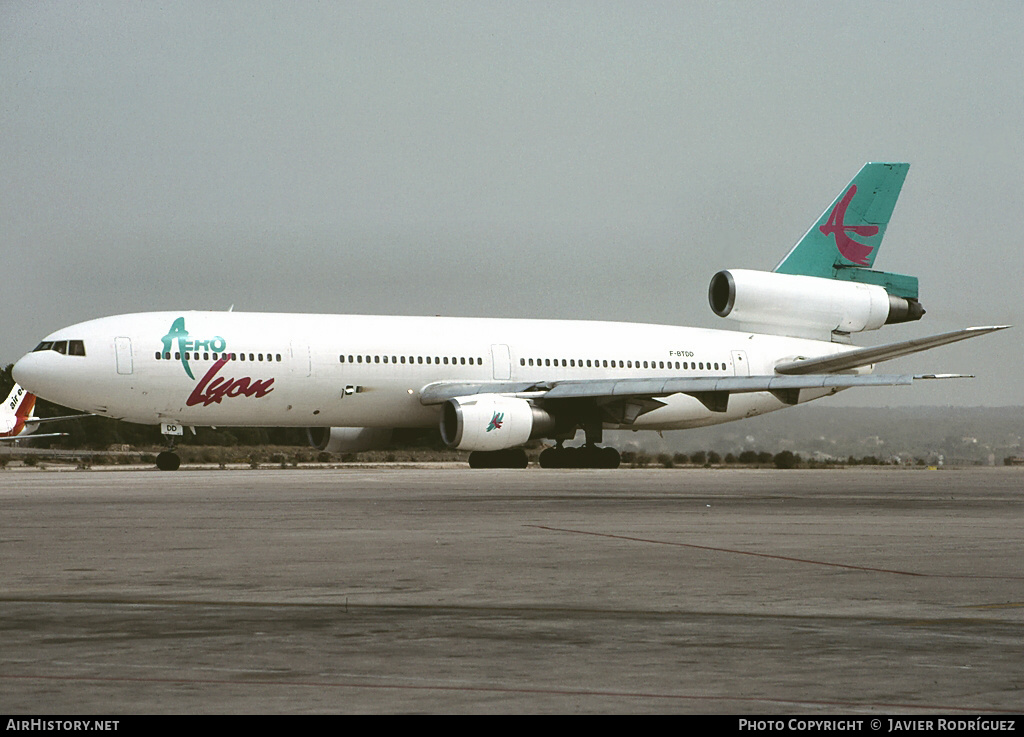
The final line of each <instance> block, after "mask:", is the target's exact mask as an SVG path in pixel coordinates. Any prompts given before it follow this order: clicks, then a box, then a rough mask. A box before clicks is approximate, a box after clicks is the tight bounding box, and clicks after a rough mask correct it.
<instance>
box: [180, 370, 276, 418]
mask: <svg viewBox="0 0 1024 737" xmlns="http://www.w3.org/2000/svg"><path fill="white" fill-rule="evenodd" d="M229 360H230V359H229V358H221V359H220V360H219V361H217V362H216V363H215V364H213V366H211V367H210V370H209V371H207V372H206V376H204V377H203V378H202V379H200V380H199V383H198V384H196V388H195V389H193V390H192V394H190V395H189V398H188V400H187V401H186V402H185V404H186V405H187V406H189V407H194V406H196V405H197V404H202V405H203V406H204V407H209V406H210V405H211V404H220V401H221V400H222V399H223V398H224V397H228V398H231V397H239V396H246V397H265V396H266V395H268V394H270V392H272V391H274V387H273V386H271V384H273V383H274V380H273V379H257V380H253V379H252V378H250V377H248V376H243V377H242V378H240V379H234V378H232V379H225V378H224V377H223V376H217V372H218V371H220V370H221V368H223V367H224V364H226V363H227V362H228V361H229Z"/></svg>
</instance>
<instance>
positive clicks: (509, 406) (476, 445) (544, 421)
mask: <svg viewBox="0 0 1024 737" xmlns="http://www.w3.org/2000/svg"><path fill="white" fill-rule="evenodd" d="M554 429H555V420H554V418H553V417H552V416H551V415H550V414H548V413H547V412H545V411H544V410H543V409H541V408H540V407H536V406H534V405H532V404H530V403H529V402H527V401H526V400H525V399H517V398H515V397H502V396H499V395H497V394H477V395H475V396H471V397H455V398H453V399H449V400H448V401H447V402H445V403H444V407H443V408H442V412H441V439H442V440H444V442H445V444H447V445H448V447H450V448H456V449H458V450H503V449H505V448H515V447H516V446H519V445H522V444H523V443H525V442H526V441H527V440H530V439H531V438H539V437H544V436H545V435H547V434H548V433H550V432H552V431H554Z"/></svg>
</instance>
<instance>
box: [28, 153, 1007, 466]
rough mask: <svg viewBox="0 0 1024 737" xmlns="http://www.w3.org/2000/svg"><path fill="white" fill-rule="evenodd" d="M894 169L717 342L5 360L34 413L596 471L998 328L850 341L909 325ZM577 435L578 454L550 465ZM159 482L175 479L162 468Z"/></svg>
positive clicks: (567, 335)
mask: <svg viewBox="0 0 1024 737" xmlns="http://www.w3.org/2000/svg"><path fill="white" fill-rule="evenodd" d="M907 169H908V165H907V164H898V163H869V164H866V165H865V166H864V167H863V168H862V169H861V171H860V172H859V173H858V174H857V176H856V177H854V179H853V181H851V182H850V184H849V185H847V187H846V188H844V189H843V191H842V192H841V193H840V194H839V196H838V197H837V198H836V200H835V201H834V202H833V203H832V205H831V206H830V207H829V208H828V209H826V210H825V212H824V213H823V214H822V216H821V217H820V218H819V219H818V221H817V222H816V223H815V224H814V225H812V226H811V228H810V230H808V232H807V234H806V235H805V236H804V237H803V238H802V239H801V240H800V241H799V242H798V243H797V244H796V245H795V246H794V247H793V248H792V250H791V251H790V252H789V254H788V255H787V256H786V257H785V258H784V259H783V260H782V261H781V262H780V263H779V265H778V266H776V267H775V269H774V270H773V271H771V272H760V271H749V270H737V269H734V270H730V271H721V272H719V273H717V274H715V275H714V277H713V278H712V280H711V285H710V289H709V298H710V302H711V307H712V309H713V310H714V312H715V313H716V314H718V315H720V316H722V317H724V318H727V319H731V320H735V321H737V329H735V330H707V329H697V328H688V327H673V326H665V325H646V324H632V323H615V322H588V321H569V320H517V319H484V318H457V317H395V316H369V315H298V314H294V315H293V314H259V313H250V314H246V313H238V312H230V311H229V312H194V311H180V312H150V313H141V314H133V315H119V316H116V317H105V318H100V319H97V320H90V321H88V322H83V323H79V324H77V325H73V326H71V327H68V328H63V329H61V330H58V331H56V332H54V333H51V334H50V335H48V336H47V337H46V338H45V339H44V340H43V341H42V342H41V343H40V344H39V345H38V346H37V347H36V349H35V350H34V351H32V352H31V353H29V354H27V355H26V356H24V357H23V358H21V360H19V361H18V362H17V364H16V365H15V367H14V376H15V379H16V380H17V381H18V382H19V383H20V384H21V385H23V386H25V387H27V388H28V389H29V390H31V391H32V392H34V393H36V394H38V395H39V396H40V397H43V398H45V399H47V400H49V401H51V402H55V403H57V404H61V405H64V406H67V407H73V408H75V409H78V410H82V411H84V412H91V413H95V414H98V415H104V416H107V417H115V418H121V419H124V420H127V421H130V422H139V423H149V424H160V425H161V430H162V432H163V433H164V434H165V435H166V436H168V438H169V440H170V442H171V444H172V447H173V439H174V437H175V436H176V435H181V434H182V427H183V426H193V427H194V426H216V427H226V426H292V427H305V428H308V430H307V432H308V435H309V439H310V442H311V443H312V444H313V445H315V446H316V447H318V448H322V449H326V450H329V451H334V452H337V451H341V450H365V449H369V448H372V447H382V446H384V445H385V444H386V443H388V442H389V439H390V435H391V431H392V429H394V428H429V427H439V428H440V431H441V436H442V438H443V440H444V441H445V443H447V444H448V445H449V446H451V447H452V448H458V449H462V450H469V451H473V452H472V453H471V455H470V465H472V466H475V467H524V466H525V465H526V463H527V460H526V454H525V452H524V451H523V450H522V449H521V446H523V445H524V444H525V443H527V442H528V441H529V440H531V439H537V438H548V439H551V440H553V441H555V446H554V447H552V448H549V449H547V450H546V451H544V453H542V454H541V458H540V463H541V465H542V466H546V467H610V468H614V467H616V466H618V464H619V454H618V452H617V451H615V450H614V449H613V448H599V447H598V444H599V443H601V442H602V431H603V430H604V429H630V430H658V431H661V430H677V429H683V428H690V427H699V426H703V425H712V424H717V423H722V422H729V421H732V420H739V419H742V418H745V417H753V416H755V415H760V414H764V413H765V412H772V411H774V410H778V409H783V408H786V407H790V406H793V405H796V404H800V403H803V402H807V401H810V400H812V399H817V398H819V397H824V396H828V395H830V394H835V393H836V392H838V391H840V390H842V389H846V388H849V387H857V386H893V385H901V384H910V383H912V382H913V381H914V380H915V379H925V378H947V377H948V376H949V375H911V374H900V375H874V374H872V373H871V372H872V370H873V368H874V364H876V363H878V362H881V361H885V360H888V359H892V358H896V357H899V356H904V355H907V354H910V353H916V352H918V351H923V350H926V349H928V348H933V347H936V346H940V345H945V344H947V343H952V342H955V341H958V340H963V339H966V338H971V337H975V336H978V335H982V334H984V333H989V332H992V331H995V330H1000V329H1002V328H1003V327H1006V326H990V327H977V328H967V329H964V330H958V331H955V332H951V333H945V334H942V335H936V336H932V337H929V338H920V339H915V340H909V341H903V342H899V343H891V344H887V345H882V346H879V347H872V348H857V347H854V346H853V345H851V344H850V335H851V333H855V332H861V331H865V330H875V329H878V328H880V327H882V326H883V325H885V324H890V323H895V322H906V321H910V320H917V319H920V318H921V316H922V315H923V314H924V310H923V309H922V308H921V305H920V302H919V301H918V290H917V279H916V278H914V277H910V276H904V275H900V274H892V273H887V272H880V271H872V270H871V268H870V267H871V266H872V264H873V262H874V257H875V255H876V254H877V252H878V247H879V245H880V243H881V239H882V237H883V235H884V233H885V228H886V225H887V223H888V221H889V217H890V215H891V214H892V211H893V208H894V206H895V203H896V198H897V197H898V195H899V192H900V189H901V187H902V184H903V180H904V178H905V177H906V173H907ZM579 429H582V430H583V431H584V434H585V445H584V446H582V447H581V448H568V447H563V445H562V444H563V442H564V441H566V440H570V439H572V438H573V437H574V436H575V435H576V433H577V431H578V430H579ZM157 465H158V466H159V467H160V468H163V469H176V468H177V467H178V465H179V461H178V458H177V456H176V455H175V454H174V453H173V452H172V451H171V450H168V451H165V452H164V453H161V454H160V456H159V457H158V461H157Z"/></svg>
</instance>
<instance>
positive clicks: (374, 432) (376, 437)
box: [306, 427, 392, 453]
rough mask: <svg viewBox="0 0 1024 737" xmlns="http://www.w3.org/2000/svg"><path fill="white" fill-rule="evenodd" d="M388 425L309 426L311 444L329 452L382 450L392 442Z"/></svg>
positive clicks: (307, 434) (307, 433) (307, 429)
mask: <svg viewBox="0 0 1024 737" xmlns="http://www.w3.org/2000/svg"><path fill="white" fill-rule="evenodd" d="M391 432H392V431H391V428H388V427H307V428H306V437H307V438H308V439H309V444H310V445H312V446H313V447H314V448H316V449H317V450H326V451H327V452H328V453H357V452H359V451H361V450H380V449H382V448H386V447H387V446H388V444H389V443H390V442H391Z"/></svg>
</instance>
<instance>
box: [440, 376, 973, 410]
mask: <svg viewBox="0 0 1024 737" xmlns="http://www.w3.org/2000/svg"><path fill="white" fill-rule="evenodd" d="M959 378H969V377H967V376H965V375H963V374H918V375H915V374H889V375H884V374H883V375H878V376H875V375H871V374H865V375H851V374H805V375H803V376H778V375H771V376H724V377H701V378H694V377H667V378H663V379H661V378H658V379H567V380H565V381H555V382H551V383H545V382H540V383H527V382H493V383H480V382H474V383H470V382H437V383H434V384H428V385H427V386H425V387H423V389H422V390H421V391H420V402H422V403H423V404H427V405H430V404H441V403H442V402H446V401H448V400H449V399H453V398H455V397H465V396H471V395H473V394H501V395H504V396H514V397H520V398H522V399H538V400H543V401H556V400H566V399H593V400H597V401H598V402H599V403H610V402H613V401H615V400H619V399H627V398H628V399H648V400H655V401H653V402H651V405H650V406H649V408H648V409H654V408H655V407H657V406H659V405H660V404H662V403H661V402H658V401H656V400H657V399H658V397H667V396H669V395H671V394H689V395H690V396H692V397H694V398H696V399H698V400H700V402H701V403H703V404H704V406H706V407H707V408H708V409H709V410H711V411H712V412H725V411H726V410H727V408H728V402H729V395H730V394H742V393H749V392H771V393H772V394H773V395H775V397H776V398H778V399H779V401H781V402H785V403H786V404H796V403H797V401H798V399H799V393H800V390H801V389H848V388H850V387H855V386H906V385H908V384H911V383H913V382H914V380H915V379H959Z"/></svg>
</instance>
